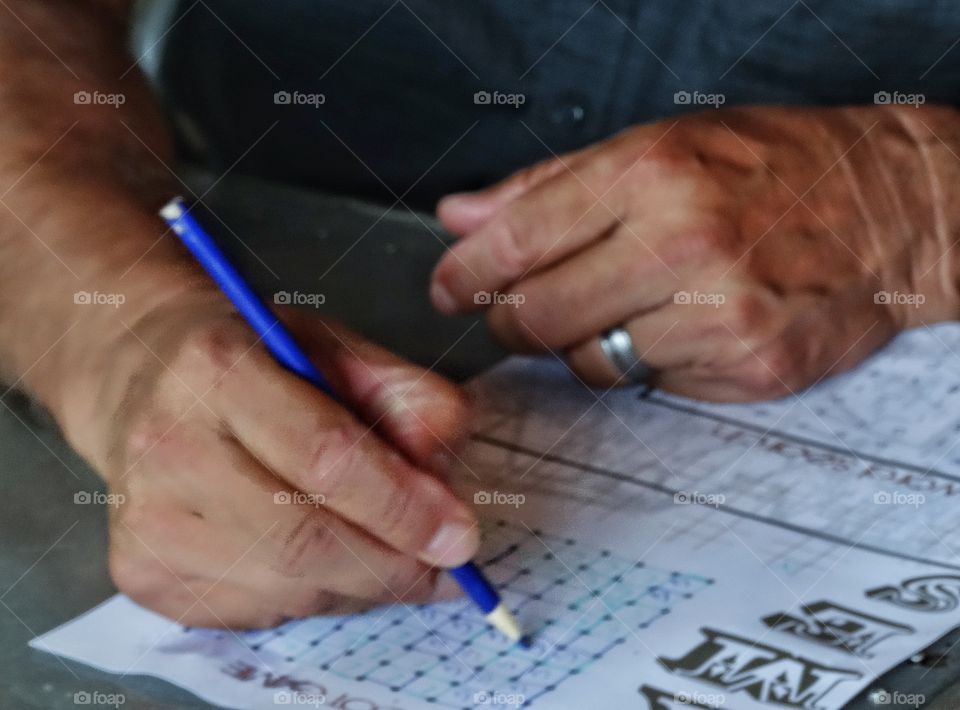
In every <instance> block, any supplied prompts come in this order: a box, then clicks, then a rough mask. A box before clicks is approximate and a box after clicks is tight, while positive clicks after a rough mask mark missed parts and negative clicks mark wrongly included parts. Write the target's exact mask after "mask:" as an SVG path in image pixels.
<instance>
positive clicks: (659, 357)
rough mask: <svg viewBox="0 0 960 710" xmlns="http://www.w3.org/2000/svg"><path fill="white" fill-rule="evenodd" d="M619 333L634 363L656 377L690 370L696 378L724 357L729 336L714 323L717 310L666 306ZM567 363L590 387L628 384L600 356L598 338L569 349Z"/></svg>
mask: <svg viewBox="0 0 960 710" xmlns="http://www.w3.org/2000/svg"><path fill="white" fill-rule="evenodd" d="M622 327H623V328H624V329H625V330H626V331H627V333H628V334H629V335H630V339H631V341H632V342H633V349H634V352H635V353H636V355H637V357H638V358H639V359H640V360H641V361H642V362H643V363H644V364H646V365H648V366H650V367H652V368H654V369H655V370H657V371H669V370H673V369H682V370H687V369H690V368H694V374H697V375H698V376H702V375H704V373H705V372H709V371H710V369H711V368H712V367H713V366H714V365H715V364H716V362H717V361H718V360H721V359H722V358H723V357H730V356H729V355H728V354H727V351H728V350H730V346H731V343H730V342H729V341H730V339H731V338H730V333H729V331H727V330H726V329H725V328H724V327H723V325H722V323H721V322H720V321H719V318H718V315H717V308H716V307H714V306H711V305H708V304H693V303H691V304H686V303H679V304H678V303H673V302H671V303H669V304H667V305H665V306H663V307H661V308H658V309H656V310H653V311H651V312H649V313H646V314H643V315H641V316H639V317H636V318H632V319H630V320H628V321H627V322H626V323H624V324H623V325H622ZM736 349H737V350H738V351H739V348H736ZM567 359H568V361H569V363H570V366H571V367H572V368H573V370H574V372H576V373H577V374H578V375H580V377H582V378H583V379H584V381H585V382H587V383H588V384H590V385H593V386H595V387H610V386H613V385H622V384H630V383H631V382H632V379H631V377H630V375H631V373H629V372H628V373H626V374H624V373H623V372H621V371H620V370H619V368H617V367H616V366H615V365H614V364H613V363H612V362H611V361H610V358H608V357H607V356H606V354H605V353H604V352H603V349H602V348H601V346H600V337H599V335H597V336H594V337H591V338H588V339H586V340H584V341H582V342H581V343H579V344H578V345H576V346H574V347H572V348H570V349H569V350H568V351H567ZM634 374H635V373H634Z"/></svg>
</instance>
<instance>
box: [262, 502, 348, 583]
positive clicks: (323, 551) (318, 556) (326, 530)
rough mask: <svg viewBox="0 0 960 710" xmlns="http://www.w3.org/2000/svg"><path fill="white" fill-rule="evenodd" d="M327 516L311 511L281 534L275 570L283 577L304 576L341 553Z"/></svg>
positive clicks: (273, 566) (272, 562)
mask: <svg viewBox="0 0 960 710" xmlns="http://www.w3.org/2000/svg"><path fill="white" fill-rule="evenodd" d="M323 518H324V514H323V513H322V512H319V511H315V510H310V511H307V512H305V513H302V514H301V515H300V517H299V518H297V519H296V520H295V521H294V522H293V524H292V525H288V526H286V527H282V529H281V530H280V532H279V533H278V537H279V539H278V541H277V545H276V548H277V554H276V555H275V556H274V557H273V558H272V559H271V567H272V568H273V570H274V571H275V572H277V573H278V574H280V575H281V576H283V577H288V578H290V577H301V576H303V575H304V574H305V572H306V571H307V570H308V569H309V567H310V566H312V565H315V564H316V562H317V561H318V560H325V559H329V558H330V557H332V556H334V555H335V554H337V553H338V552H339V551H340V541H339V540H338V539H337V536H336V535H335V534H334V532H333V530H331V529H330V526H329V525H327V524H326V522H325V521H324V519H323Z"/></svg>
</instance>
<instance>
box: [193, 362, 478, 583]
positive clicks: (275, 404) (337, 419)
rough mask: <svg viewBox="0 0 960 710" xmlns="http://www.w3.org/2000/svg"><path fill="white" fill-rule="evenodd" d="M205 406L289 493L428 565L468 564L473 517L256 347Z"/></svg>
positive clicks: (430, 478) (474, 534) (473, 535)
mask: <svg viewBox="0 0 960 710" xmlns="http://www.w3.org/2000/svg"><path fill="white" fill-rule="evenodd" d="M208 400H212V406H213V408H214V409H215V411H216V412H217V413H218V414H219V416H221V417H222V421H223V423H224V424H225V425H226V426H227V428H228V429H229V430H230V431H231V432H232V433H233V434H234V436H235V437H236V439H237V440H238V441H240V442H241V443H242V444H243V446H244V447H245V448H246V449H247V450H248V451H250V452H251V454H252V455H253V456H254V457H255V458H257V459H258V460H259V461H261V462H262V463H263V464H264V465H265V466H266V467H267V468H268V469H270V470H271V471H273V472H274V473H275V474H276V475H277V476H279V477H281V478H283V479H284V480H285V481H286V482H287V483H288V484H289V485H290V486H291V487H292V488H294V489H296V490H299V491H303V492H305V493H313V494H320V495H323V496H324V497H325V500H326V505H327V506H328V508H329V509H330V510H332V511H335V512H336V513H337V514H339V515H340V516H342V517H344V518H345V519H346V520H349V521H351V522H353V523H355V524H356V525H358V526H359V527H361V528H363V529H364V530H366V531H367V532H369V533H370V534H371V535H373V536H375V537H377V538H378V539H380V540H382V541H383V542H385V543H386V544H388V545H390V546H392V547H394V548H395V549H397V550H399V551H401V552H404V553H407V554H409V555H412V556H417V557H420V558H421V559H423V560H424V561H426V562H428V563H431V564H438V565H441V566H453V565H458V564H462V563H463V562H465V561H467V560H468V559H469V558H470V557H471V556H472V555H473V553H474V551H475V550H476V548H477V545H478V544H479V539H478V534H477V529H476V522H475V518H474V516H473V513H472V511H471V510H470V509H469V508H467V506H466V505H465V504H464V503H463V502H461V501H460V500H458V499H457V498H456V497H455V496H454V495H453V494H452V493H451V492H450V491H449V490H448V489H447V488H446V486H444V485H443V484H442V483H440V482H439V481H438V480H436V478H434V477H433V476H432V475H429V474H427V473H425V472H423V471H421V470H418V469H417V468H415V467H414V466H413V465H411V464H410V463H409V462H408V461H407V460H406V459H405V457H403V456H402V455H401V454H400V453H398V452H397V451H396V450H394V449H392V448H390V447H389V446H387V445H386V444H385V443H384V442H383V441H382V440H381V439H380V438H379V437H378V436H377V435H376V434H375V433H374V432H372V431H371V430H370V429H369V428H368V427H366V426H364V425H363V424H361V423H360V422H359V421H357V419H356V418H355V417H353V416H352V415H351V414H350V413H348V412H347V411H346V410H345V409H344V408H343V407H341V406H340V405H339V404H336V403H334V402H333V401H331V400H330V398H329V397H327V396H326V395H324V394H323V393H321V392H319V391H318V390H317V389H315V388H314V387H313V386H311V385H310V384H308V383H306V382H305V381H303V380H301V379H300V378H298V377H296V376H294V375H292V374H291V373H289V372H287V371H286V370H284V369H282V368H280V367H279V366H277V365H276V364H275V363H274V361H273V360H272V359H271V358H270V356H269V355H268V354H267V353H266V352H265V351H262V350H260V349H259V348H257V349H254V350H252V351H250V352H249V354H248V355H247V356H246V357H243V358H240V359H239V360H238V361H237V364H236V365H235V366H234V367H233V368H232V369H231V370H230V371H229V372H228V373H227V374H226V375H225V376H224V377H223V378H222V380H221V382H220V383H219V385H218V387H217V389H216V390H215V391H214V393H212V394H211V395H210V396H209V397H208Z"/></svg>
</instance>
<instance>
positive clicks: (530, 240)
mask: <svg viewBox="0 0 960 710" xmlns="http://www.w3.org/2000/svg"><path fill="white" fill-rule="evenodd" d="M580 172H582V173H583V176H582V177H581V176H579V175H574V174H573V173H571V172H570V171H563V172H562V173H560V174H558V175H555V176H554V177H552V178H549V179H547V180H545V181H544V182H542V183H540V184H538V185H536V186H535V187H533V188H532V189H531V190H529V191H528V192H527V193H526V194H524V195H523V196H522V197H519V198H517V199H515V200H513V201H512V202H510V203H509V204H508V205H507V206H505V207H504V208H503V209H502V210H500V211H499V212H498V213H497V214H496V215H495V216H494V217H493V218H492V219H490V221H489V222H487V223H486V224H485V225H484V226H483V227H482V228H480V229H479V230H478V231H477V232H476V233H474V234H471V235H470V238H469V239H463V240H461V241H459V242H457V243H456V244H455V245H454V246H453V247H452V248H451V249H450V251H449V252H448V253H447V254H446V255H445V256H444V257H443V258H442V259H441V260H440V263H439V264H438V265H437V267H436V269H435V271H434V273H433V280H432V283H431V288H430V296H431V299H432V300H433V304H434V306H435V307H436V308H437V309H438V310H440V311H441V312H443V313H455V312H458V311H468V310H475V309H476V308H477V307H478V306H477V303H478V301H477V300H476V296H477V294H478V293H479V292H483V291H486V292H494V291H497V290H499V289H503V288H504V287H506V286H508V285H509V284H512V283H513V282H514V281H516V280H518V279H519V278H521V277H522V276H524V275H525V274H527V273H528V272H530V271H533V270H540V269H545V268H547V267H548V266H550V265H551V264H554V263H556V262H557V261H559V260H561V259H563V258H564V257H565V256H567V255H569V254H570V253H572V252H574V251H576V250H578V249H580V248H582V247H584V246H586V245H587V244H589V243H590V242H592V241H594V240H596V239H599V238H600V237H602V236H604V235H606V233H607V232H609V231H610V229H611V228H612V227H613V226H614V225H615V224H617V223H618V221H619V220H620V219H621V218H622V216H623V215H624V214H625V211H626V207H627V205H626V201H625V198H624V195H623V194H622V193H621V191H617V190H614V191H612V192H611V194H609V195H606V196H604V197H603V198H602V199H599V198H600V195H602V194H603V191H604V189H605V186H606V185H607V184H609V183H611V182H612V180H613V178H612V177H611V175H610V174H607V173H603V172H601V171H600V170H599V168H598V167H597V166H596V165H595V164H593V163H588V164H587V165H585V166H584V167H583V168H582V169H581V170H580Z"/></svg>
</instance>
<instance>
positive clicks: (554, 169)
mask: <svg viewBox="0 0 960 710" xmlns="http://www.w3.org/2000/svg"><path fill="white" fill-rule="evenodd" d="M585 152H586V151H578V152H575V153H570V154H567V155H563V156H558V157H555V158H550V159H548V160H544V161H542V162H539V163H537V164H535V165H532V166H530V167H528V168H524V169H522V170H518V171H517V172H515V173H514V174H513V175H511V176H510V177H508V178H506V179H505V180H501V181H500V182H498V183H496V184H494V185H491V186H490V187H488V188H486V189H483V190H476V191H474V192H460V193H456V194H453V195H447V196H446V197H444V198H443V199H442V200H440V203H439V204H438V205H437V217H438V218H439V219H440V221H441V222H442V223H443V226H444V227H446V229H447V230H448V231H450V232H451V233H453V234H456V235H457V236H461V237H462V236H465V235H467V234H469V233H470V232H472V231H474V230H476V229H479V228H480V227H482V226H483V225H484V224H485V223H486V222H487V221H489V220H490V218H491V217H492V216H493V215H494V214H496V213H497V211H499V210H500V209H502V208H503V206H504V205H506V204H507V203H508V202H510V201H511V200H514V199H516V198H517V197H520V196H521V195H523V194H525V193H526V192H527V191H529V190H530V189H531V188H532V187H534V186H536V185H539V184H540V183H542V182H543V181H544V180H547V179H548V178H551V177H553V176H554V175H557V174H559V173H560V172H562V171H563V170H566V169H568V166H569V165H570V164H571V163H572V162H574V161H575V160H576V159H577V158H579V157H580V156H581V155H583V154H584V153H585Z"/></svg>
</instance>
